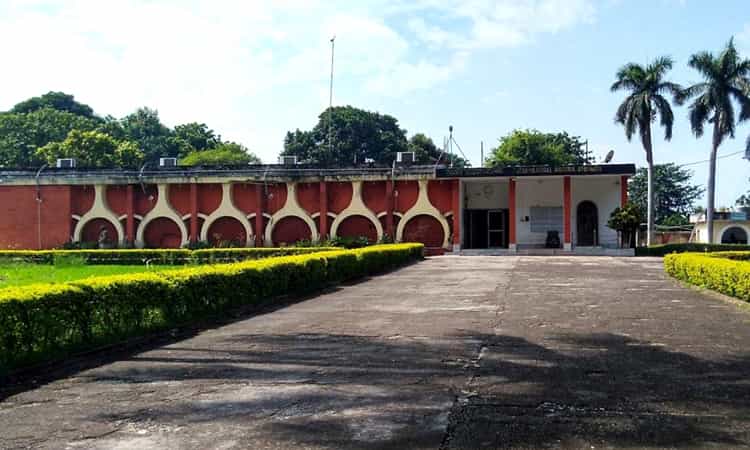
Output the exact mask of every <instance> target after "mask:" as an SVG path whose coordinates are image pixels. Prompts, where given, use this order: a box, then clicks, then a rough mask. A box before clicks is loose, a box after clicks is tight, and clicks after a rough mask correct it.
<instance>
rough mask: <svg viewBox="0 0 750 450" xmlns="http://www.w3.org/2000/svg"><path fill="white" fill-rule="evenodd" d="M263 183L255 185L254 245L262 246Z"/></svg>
mask: <svg viewBox="0 0 750 450" xmlns="http://www.w3.org/2000/svg"><path fill="white" fill-rule="evenodd" d="M263 198H264V197H263V185H262V184H256V185H255V227H254V228H255V230H254V231H255V246H256V247H263V232H264V230H263Z"/></svg>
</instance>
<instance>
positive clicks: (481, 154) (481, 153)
mask: <svg viewBox="0 0 750 450" xmlns="http://www.w3.org/2000/svg"><path fill="white" fill-rule="evenodd" d="M479 158H481V159H480V160H479V167H484V141H479Z"/></svg>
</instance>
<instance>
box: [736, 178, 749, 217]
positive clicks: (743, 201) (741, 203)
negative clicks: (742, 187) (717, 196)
mask: <svg viewBox="0 0 750 450" xmlns="http://www.w3.org/2000/svg"><path fill="white" fill-rule="evenodd" d="M747 181H748V182H750V178H748V179H747ZM735 205H736V206H737V207H738V208H739V209H740V211H744V212H745V213H747V214H750V190H748V191H747V193H746V194H742V195H740V198H738V199H737V202H736V203H735Z"/></svg>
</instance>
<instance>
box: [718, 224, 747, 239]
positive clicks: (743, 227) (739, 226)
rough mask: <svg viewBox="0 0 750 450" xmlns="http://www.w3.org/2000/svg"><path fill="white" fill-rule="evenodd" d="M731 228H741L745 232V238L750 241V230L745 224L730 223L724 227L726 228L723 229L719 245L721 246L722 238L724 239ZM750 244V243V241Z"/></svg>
mask: <svg viewBox="0 0 750 450" xmlns="http://www.w3.org/2000/svg"><path fill="white" fill-rule="evenodd" d="M730 228H740V229H742V230H744V231H745V236H746V237H747V238H748V239H749V240H750V228H748V227H746V226H745V225H744V224H741V223H730V224H727V225H726V226H724V228H722V229H721V232H720V233H719V239H718V241H719V243H720V244H721V241H722V238H723V237H724V233H726V232H727V230H729V229H730ZM749 242H750V241H749Z"/></svg>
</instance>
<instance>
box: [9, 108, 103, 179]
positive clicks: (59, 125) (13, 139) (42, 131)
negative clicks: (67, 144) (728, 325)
mask: <svg viewBox="0 0 750 450" xmlns="http://www.w3.org/2000/svg"><path fill="white" fill-rule="evenodd" d="M102 125H103V122H101V121H99V120H93V119H90V118H88V117H85V116H81V115H76V114H73V113H70V112H67V111H59V110H56V109H52V108H42V109H37V110H34V111H31V112H28V113H0V167H34V166H38V165H41V164H42V160H41V159H40V158H39V157H38V156H37V155H36V150H37V149H38V148H39V147H42V146H44V145H47V144H48V143H50V142H56V141H62V140H64V139H65V138H66V137H67V136H68V133H70V132H71V131H72V130H82V131H91V130H94V129H97V128H98V127H100V126H102Z"/></svg>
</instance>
